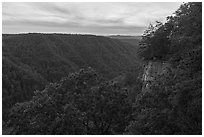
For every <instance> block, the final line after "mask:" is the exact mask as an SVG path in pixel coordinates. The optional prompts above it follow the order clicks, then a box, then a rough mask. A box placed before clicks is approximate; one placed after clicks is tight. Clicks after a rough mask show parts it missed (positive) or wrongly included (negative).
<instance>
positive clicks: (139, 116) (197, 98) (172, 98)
mask: <svg viewBox="0 0 204 137" xmlns="http://www.w3.org/2000/svg"><path fill="white" fill-rule="evenodd" d="M201 9H202V4H201V3H185V4H183V5H181V7H180V8H179V9H178V10H177V11H176V12H175V15H174V16H171V17H168V18H167V19H168V21H167V23H166V24H165V25H163V26H168V27H169V26H171V27H169V28H171V33H170V35H169V36H168V39H167V40H168V41H170V45H169V51H168V52H169V55H168V58H167V59H168V60H167V62H168V63H171V65H170V66H169V67H168V68H166V71H165V72H164V73H163V74H161V75H158V76H157V77H156V78H155V80H154V81H153V82H152V84H151V85H150V91H149V92H142V93H140V94H139V95H138V96H137V99H136V102H135V104H134V120H133V121H132V122H130V124H129V126H128V127H127V128H126V131H127V133H129V134H202V45H201V43H202V39H201V37H202V33H201V28H202V23H201V22H202V21H201V20H202V17H201V13H202V12H201ZM157 31H159V29H156V30H155V32H154V34H153V36H152V37H153V38H150V44H151V42H152V41H151V40H152V39H154V38H155V37H156V33H157ZM151 34H152V33H151ZM164 35H165V34H164ZM146 59H147V58H146ZM149 60H151V58H149Z"/></svg>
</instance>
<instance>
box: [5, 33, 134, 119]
mask: <svg viewBox="0 0 204 137" xmlns="http://www.w3.org/2000/svg"><path fill="white" fill-rule="evenodd" d="M2 38H3V39H2V43H3V45H2V51H3V57H2V58H3V60H2V62H3V65H2V66H3V67H2V75H3V77H2V81H3V85H2V86H3V89H2V91H3V119H4V120H5V121H6V120H8V119H7V116H8V111H9V109H10V108H11V107H12V106H13V105H14V104H15V103H17V102H23V101H28V100H30V99H31V98H32V96H33V95H34V93H33V91H35V90H42V89H43V88H44V87H45V85H46V84H48V83H50V82H56V81H59V80H60V79H61V78H62V77H65V76H67V75H68V74H69V73H70V72H76V71H78V70H79V69H80V68H88V67H89V66H90V67H92V68H94V69H96V70H97V72H99V73H100V74H102V75H103V76H104V78H107V79H111V78H113V77H115V76H117V75H118V74H119V73H121V72H124V71H125V70H127V69H128V68H129V67H131V66H133V65H135V64H137V55H135V52H136V48H135V47H134V46H132V45H129V44H127V43H123V42H120V41H118V40H114V39H110V38H106V37H102V36H94V35H66V34H37V33H30V34H8V35H4V34H3V36H2Z"/></svg>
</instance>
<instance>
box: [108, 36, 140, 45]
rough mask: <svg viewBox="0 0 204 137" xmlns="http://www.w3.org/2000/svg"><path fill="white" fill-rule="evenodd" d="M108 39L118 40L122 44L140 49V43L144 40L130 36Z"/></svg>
mask: <svg viewBox="0 0 204 137" xmlns="http://www.w3.org/2000/svg"><path fill="white" fill-rule="evenodd" d="M108 37H109V38H112V39H118V40H120V41H122V42H125V43H128V44H131V45H133V46H136V47H139V41H140V40H141V39H142V36H129V35H110V36H108Z"/></svg>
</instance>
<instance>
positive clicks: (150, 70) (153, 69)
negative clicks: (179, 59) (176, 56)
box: [142, 61, 169, 92]
mask: <svg viewBox="0 0 204 137" xmlns="http://www.w3.org/2000/svg"><path fill="white" fill-rule="evenodd" d="M168 65H169V64H168V63H166V62H161V61H149V62H148V64H147V65H146V66H145V68H144V73H143V77H142V81H143V89H142V91H143V92H147V91H149V88H150V84H151V83H152V81H154V79H155V77H156V76H158V75H161V74H162V73H164V72H165V69H166V68H167V66H168Z"/></svg>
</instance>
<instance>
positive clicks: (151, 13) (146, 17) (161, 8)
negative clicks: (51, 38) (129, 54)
mask: <svg viewBox="0 0 204 137" xmlns="http://www.w3.org/2000/svg"><path fill="white" fill-rule="evenodd" d="M180 4H181V3H167V2H164V3H158V2H157V3H149V2H144V3H141V2H137V3H136V2H135V3H124V2H123V3H98V2H96V3H87V2H86V3H53V2H52V3H30V2H29V3H19V2H18V3H13V2H12V3H11V2H9V3H3V5H2V7H3V11H2V13H3V14H2V25H3V27H2V29H3V30H2V31H3V33H25V32H46V33H48V32H49V33H52V32H54V33H74V34H76V33H82V34H96V35H108V34H123V35H140V34H142V33H143V32H144V30H145V29H146V28H147V27H148V25H149V23H151V22H152V23H153V22H154V21H156V20H159V21H163V22H164V21H165V20H166V17H167V16H169V15H171V14H172V13H173V12H174V11H175V10H177V9H178V8H179V5H180Z"/></svg>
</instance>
